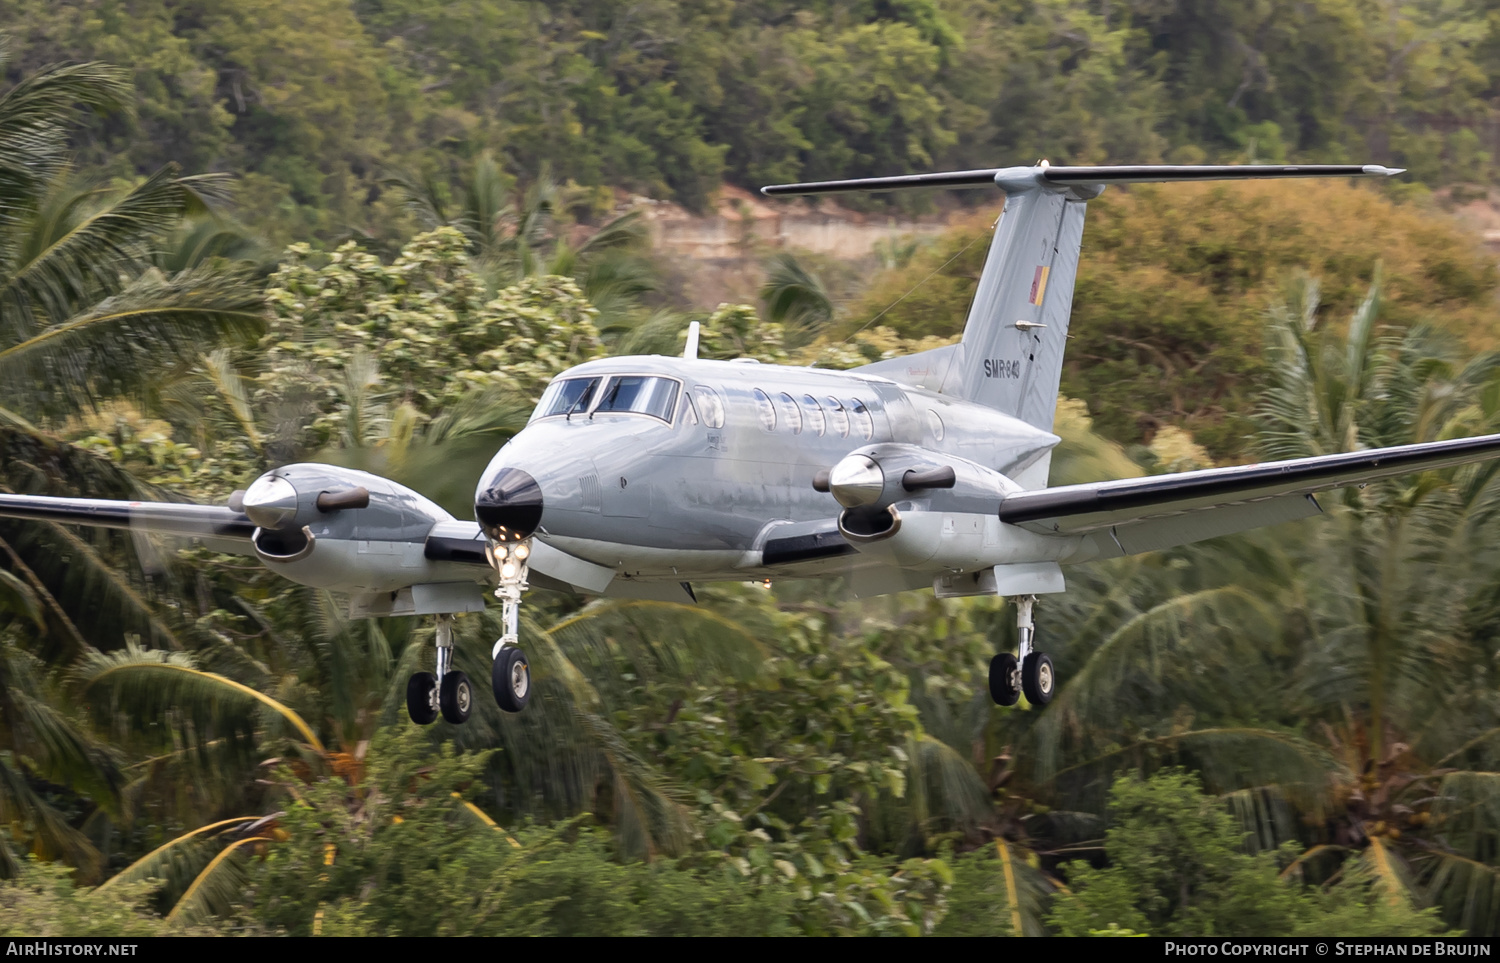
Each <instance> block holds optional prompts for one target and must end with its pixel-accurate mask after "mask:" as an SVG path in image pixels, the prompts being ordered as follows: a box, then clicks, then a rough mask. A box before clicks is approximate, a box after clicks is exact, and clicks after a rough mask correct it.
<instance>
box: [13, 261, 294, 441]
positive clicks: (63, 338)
mask: <svg viewBox="0 0 1500 963" xmlns="http://www.w3.org/2000/svg"><path fill="white" fill-rule="evenodd" d="M264 320H265V314H264V308H263V305H262V303H261V298H260V293H259V291H258V290H257V289H256V287H255V285H254V284H253V283H252V282H251V280H250V279H249V278H248V277H246V276H243V275H238V274H234V273H232V272H226V271H222V270H218V269H215V268H212V267H209V268H201V269H198V270H195V271H189V272H186V273H183V274H178V275H175V276H173V277H164V276H162V275H161V274H159V273H158V272H156V271H154V270H151V271H147V272H146V273H145V274H143V275H141V276H140V277H138V278H137V279H136V280H134V281H132V282H131V283H130V284H129V285H128V286H127V287H126V288H125V289H124V290H122V291H121V292H120V293H119V294H117V295H114V296H112V297H109V298H106V299H105V300H103V301H101V302H99V303H97V304H94V305H93V306H92V307H90V308H88V309H87V310H85V311H84V312H82V313H80V314H77V315H72V316H64V317H63V320H61V321H60V322H59V323H56V324H51V325H48V326H47V327H46V328H44V329H43V330H41V331H38V332H36V333H35V334H33V335H31V336H29V337H27V338H25V339H24V340H21V341H18V342H15V343H12V344H9V345H7V346H6V347H5V348H3V349H0V383H3V384H4V385H5V386H6V389H7V392H6V393H7V394H8V395H9V396H10V397H9V399H8V400H9V402H10V404H11V405H12V407H20V406H21V405H20V404H18V403H19V402H24V403H26V406H27V407H31V408H43V409H47V410H55V411H64V412H68V411H75V410H77V409H79V408H82V407H85V406H87V405H90V404H92V403H94V400H95V399H97V398H99V397H101V396H102V395H104V394H107V393H113V394H118V393H122V392H125V391H129V390H131V389H134V388H138V387H140V386H142V385H143V384H145V383H146V382H147V381H148V380H149V379H150V378H151V377H152V376H153V375H154V374H155V373H156V372H158V371H159V370H160V369H161V368H162V366H163V364H164V363H166V362H169V361H191V360H195V359H197V358H198V357H199V355H200V354H202V353H203V352H204V351H206V350H212V348H213V347H214V346H215V344H216V342H218V341H219V340H220V339H222V338H224V337H226V336H239V337H243V336H248V335H251V334H254V333H258V332H259V331H260V330H261V328H262V326H263V324H264Z"/></svg>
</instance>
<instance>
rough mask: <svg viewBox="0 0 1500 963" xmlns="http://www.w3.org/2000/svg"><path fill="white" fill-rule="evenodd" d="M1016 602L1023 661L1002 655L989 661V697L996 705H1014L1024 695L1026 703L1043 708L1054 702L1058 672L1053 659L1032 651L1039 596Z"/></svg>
mask: <svg viewBox="0 0 1500 963" xmlns="http://www.w3.org/2000/svg"><path fill="white" fill-rule="evenodd" d="M1015 602H1016V635H1017V637H1018V639H1019V640H1020V645H1019V646H1018V649H1019V655H1020V658H1019V659H1018V658H1017V657H1016V656H1014V655H1011V654H1010V653H1009V652H1002V653H1000V654H999V655H997V656H995V657H994V658H993V659H991V660H990V698H992V699H994V700H995V704H996V705H1000V706H1013V705H1015V704H1016V702H1017V701H1018V700H1019V699H1020V698H1021V693H1023V692H1024V693H1026V701H1027V702H1029V703H1031V704H1032V705H1034V706H1036V707H1037V708H1041V707H1042V706H1044V705H1046V704H1047V703H1049V702H1051V701H1052V695H1053V693H1054V692H1055V691H1056V689H1057V673H1056V672H1055V671H1054V670H1053V668H1052V657H1051V656H1049V655H1047V653H1045V652H1033V651H1032V649H1031V645H1032V643H1033V642H1034V641H1035V640H1036V623H1035V622H1033V621H1032V612H1033V610H1034V609H1035V608H1036V596H1035V595H1023V596H1021V597H1019V598H1017V599H1016V600H1015Z"/></svg>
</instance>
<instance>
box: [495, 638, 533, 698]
mask: <svg viewBox="0 0 1500 963" xmlns="http://www.w3.org/2000/svg"><path fill="white" fill-rule="evenodd" d="M490 683H491V684H492V685H493V686H494V688H495V702H496V704H497V705H499V706H500V708H502V709H504V710H505V711H506V712H520V711H521V710H522V709H524V708H526V703H527V701H528V700H529V699H530V698H531V666H529V665H527V664H526V653H524V652H522V651H521V650H520V649H518V648H516V647H515V646H513V645H510V646H506V647H505V648H503V649H501V650H500V654H499V655H497V656H495V667H494V668H493V669H491V670H490Z"/></svg>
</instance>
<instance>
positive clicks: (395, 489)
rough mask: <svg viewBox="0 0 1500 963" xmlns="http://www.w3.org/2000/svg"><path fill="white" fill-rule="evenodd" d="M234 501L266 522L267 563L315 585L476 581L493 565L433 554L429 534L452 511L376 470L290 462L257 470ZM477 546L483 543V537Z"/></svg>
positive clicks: (341, 588)
mask: <svg viewBox="0 0 1500 963" xmlns="http://www.w3.org/2000/svg"><path fill="white" fill-rule="evenodd" d="M230 507H231V508H234V509H236V510H238V511H242V512H244V513H245V515H246V516H248V517H249V518H250V520H251V521H252V522H254V523H255V524H256V525H257V526H259V527H257V528H256V530H255V533H254V534H253V536H252V537H251V543H252V545H253V546H254V548H255V554H256V556H257V557H259V558H260V560H261V562H262V563H264V564H265V565H266V567H267V568H270V569H271V570H272V571H274V572H276V574H278V575H282V576H285V577H286V578H289V579H291V580H292V581H294V582H299V583H301V584H303V585H309V586H312V587H314V588H321V589H328V590H330V591H333V592H341V593H346V594H349V595H355V596H359V595H368V594H370V593H395V592H398V591H400V590H402V589H405V588H407V587H409V586H414V585H416V586H420V585H422V584H424V583H455V582H467V583H470V584H472V583H474V582H475V581H476V580H477V579H476V576H482V575H484V574H486V573H487V571H488V570H487V569H476V568H475V566H473V565H472V564H467V563H464V562H456V561H449V560H444V559H432V558H429V557H428V554H427V552H426V541H427V536H428V535H429V534H430V533H432V531H433V529H434V527H435V526H437V525H439V524H440V523H443V522H453V521H454V518H453V516H452V515H450V514H448V513H447V512H446V511H444V510H443V509H442V508H440V507H439V506H438V505H437V504H435V503H433V502H432V501H430V500H429V499H427V498H425V497H423V496H422V495H420V494H418V493H417V492H414V491H412V490H411V489H410V488H406V487H404V486H402V485H398V484H396V483H395V482H393V481H391V480H389V479H386V478H381V477H380V476H379V475H372V474H370V473H369V472H363V471H356V470H354V469H351V468H339V467H337V466H334V465H317V464H296V465H287V466H285V467H282V468H277V469H275V470H274V471H270V472H267V473H266V474H264V475H262V476H260V477H259V478H257V479H256V480H255V482H254V484H252V485H251V486H250V487H249V488H248V489H247V490H246V491H245V492H244V494H243V495H239V496H237V498H236V499H235V500H233V501H232V502H231V504H230ZM475 551H476V552H482V551H483V543H482V542H478V541H476V542H475Z"/></svg>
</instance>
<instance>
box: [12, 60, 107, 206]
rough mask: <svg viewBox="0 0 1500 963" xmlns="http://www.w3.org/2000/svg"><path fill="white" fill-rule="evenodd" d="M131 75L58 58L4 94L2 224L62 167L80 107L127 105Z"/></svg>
mask: <svg viewBox="0 0 1500 963" xmlns="http://www.w3.org/2000/svg"><path fill="white" fill-rule="evenodd" d="M133 104H134V97H133V91H132V88H131V84H130V81H129V75H128V74H127V73H126V72H125V71H124V70H121V69H120V68H118V67H112V66H109V65H106V64H100V63H83V64H56V65H53V66H49V67H43V68H42V69H41V70H38V71H37V72H35V73H33V74H30V75H28V76H26V77H23V78H22V79H21V81H20V82H19V83H17V84H16V85H15V86H14V87H12V88H11V89H10V90H8V91H6V92H5V93H4V94H3V95H0V224H8V223H10V222H12V221H14V220H15V219H16V218H17V217H18V216H20V215H21V214H22V213H23V212H24V211H25V210H26V209H27V208H28V207H29V202H30V200H31V199H32V198H33V197H35V196H36V195H37V194H39V193H40V192H41V191H42V189H43V186H44V185H46V184H48V183H50V182H51V180H52V178H53V177H54V176H56V174H57V173H58V172H59V171H60V170H62V168H63V167H64V166H65V165H66V163H67V155H68V150H69V144H68V136H67V135H68V126H69V124H70V123H71V121H72V120H73V118H74V116H75V115H76V112H77V110H78V108H79V107H89V108H93V109H95V110H115V111H127V112H128V111H129V110H130V109H131V107H132V106H133Z"/></svg>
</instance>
